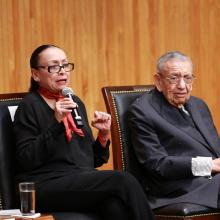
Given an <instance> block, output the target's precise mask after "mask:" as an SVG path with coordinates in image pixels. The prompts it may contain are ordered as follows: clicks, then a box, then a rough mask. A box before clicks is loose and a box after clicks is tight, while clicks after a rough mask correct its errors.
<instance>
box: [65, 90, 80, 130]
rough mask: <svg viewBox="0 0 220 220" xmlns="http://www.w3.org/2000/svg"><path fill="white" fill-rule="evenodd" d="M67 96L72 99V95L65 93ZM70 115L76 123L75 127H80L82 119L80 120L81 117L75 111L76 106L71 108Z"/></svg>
mask: <svg viewBox="0 0 220 220" xmlns="http://www.w3.org/2000/svg"><path fill="white" fill-rule="evenodd" d="M67 97H68V98H70V99H72V100H73V101H74V99H73V97H72V95H71V94H70V93H69V94H67ZM72 116H73V120H74V122H75V124H76V127H77V128H82V127H83V121H82V117H81V116H80V115H79V113H78V111H77V107H76V108H73V111H72Z"/></svg>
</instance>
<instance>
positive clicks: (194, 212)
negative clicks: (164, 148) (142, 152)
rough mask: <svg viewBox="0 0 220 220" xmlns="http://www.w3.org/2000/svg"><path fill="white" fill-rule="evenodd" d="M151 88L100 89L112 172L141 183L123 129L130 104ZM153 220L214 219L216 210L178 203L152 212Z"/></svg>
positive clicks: (125, 125)
mask: <svg viewBox="0 0 220 220" xmlns="http://www.w3.org/2000/svg"><path fill="white" fill-rule="evenodd" d="M152 88H153V86H152V85H135V86H109V87H103V88H102V94H103V97H104V101H105V105H106V109H107V112H108V113H110V114H111V116H112V127H111V136H112V150H113V165H114V169H118V170H123V171H128V172H130V173H132V174H133V175H134V176H136V178H137V179H138V180H139V181H140V183H141V184H142V178H141V177H142V172H143V170H142V168H141V166H140V165H139V163H138V161H137V159H136V157H135V153H134V151H133V149H132V145H131V140H130V134H129V129H128V127H127V110H128V108H129V106H130V105H131V103H132V102H133V101H134V100H135V99H136V98H138V97H139V96H140V95H142V94H143V93H144V92H149V91H150V90H151V89H152ZM153 211H154V213H155V216H156V219H157V220H169V219H172V220H176V219H180V220H183V219H184V220H217V219H220V210H216V209H210V208H208V207H204V206H200V205H195V204H190V203H179V204H173V205H168V206H165V207H162V208H157V209H155V210H153Z"/></svg>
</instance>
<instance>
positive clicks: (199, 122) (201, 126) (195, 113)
mask: <svg viewBox="0 0 220 220" xmlns="http://www.w3.org/2000/svg"><path fill="white" fill-rule="evenodd" d="M187 110H188V111H189V113H190V115H191V117H192V119H193V121H194V123H195V124H196V126H197V128H198V130H199V131H200V132H201V134H202V135H203V137H204V138H205V140H206V141H207V143H208V145H209V146H211V147H212V148H213V147H214V145H213V141H212V135H211V134H210V132H209V130H208V129H207V126H206V125H205V123H204V119H203V118H202V116H201V114H199V109H198V106H197V105H196V104H195V103H194V102H192V101H191V99H190V100H189V102H188V103H187Z"/></svg>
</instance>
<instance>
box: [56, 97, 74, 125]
mask: <svg viewBox="0 0 220 220" xmlns="http://www.w3.org/2000/svg"><path fill="white" fill-rule="evenodd" d="M76 107H77V104H76V103H75V102H74V101H73V100H72V99H70V98H64V99H62V100H59V101H57V102H56V104H55V108H54V111H55V118H56V119H57V121H58V122H61V121H62V120H63V118H64V117H65V116H66V114H67V113H69V112H72V109H73V108H76Z"/></svg>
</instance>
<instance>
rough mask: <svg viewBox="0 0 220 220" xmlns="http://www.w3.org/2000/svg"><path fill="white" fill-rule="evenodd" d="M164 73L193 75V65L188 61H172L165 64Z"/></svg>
mask: <svg viewBox="0 0 220 220" xmlns="http://www.w3.org/2000/svg"><path fill="white" fill-rule="evenodd" d="M163 73H164V74H173V73H179V74H192V64H191V62H189V61H188V60H185V61H181V60H176V59H171V60H168V61H166V62H165V63H164V68H163Z"/></svg>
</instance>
